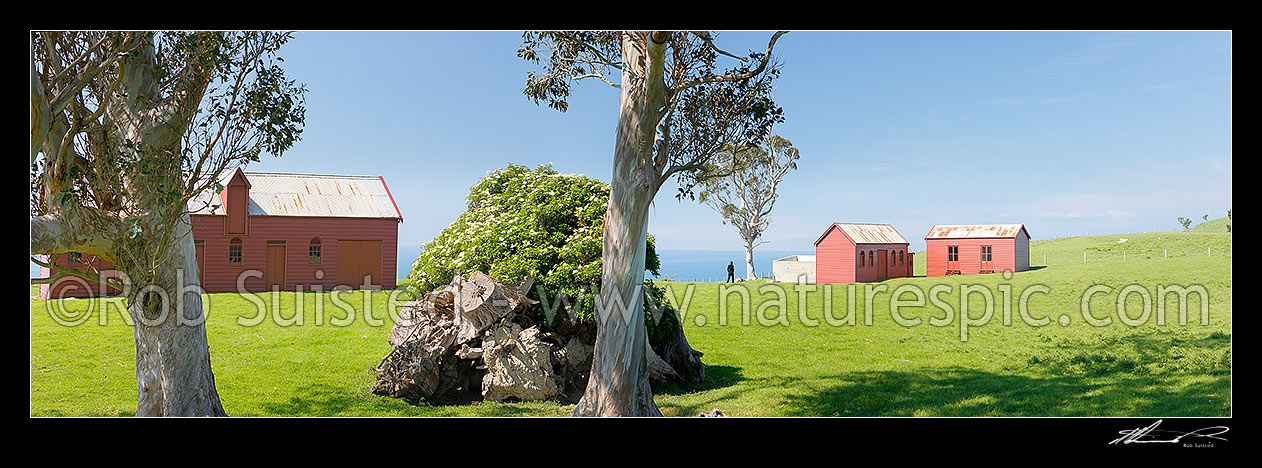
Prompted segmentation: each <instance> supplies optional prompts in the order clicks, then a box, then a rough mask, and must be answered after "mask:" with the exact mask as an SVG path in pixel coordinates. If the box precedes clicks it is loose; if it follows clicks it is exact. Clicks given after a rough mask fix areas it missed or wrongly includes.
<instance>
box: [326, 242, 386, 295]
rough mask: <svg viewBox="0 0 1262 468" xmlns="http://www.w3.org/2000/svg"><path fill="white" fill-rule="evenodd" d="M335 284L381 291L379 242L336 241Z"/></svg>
mask: <svg viewBox="0 0 1262 468" xmlns="http://www.w3.org/2000/svg"><path fill="white" fill-rule="evenodd" d="M365 277H367V278H365ZM365 281H366V282H367V284H368V286H364V284H365ZM337 282H338V284H339V285H346V286H350V287H352V288H355V289H381V241H379V240H339V241H337Z"/></svg>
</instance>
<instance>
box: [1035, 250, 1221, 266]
mask: <svg viewBox="0 0 1262 468" xmlns="http://www.w3.org/2000/svg"><path fill="white" fill-rule="evenodd" d="M1190 257H1204V258H1213V257H1220V258H1231V249H1229V248H1218V249H1215V248H1213V247H1205V248H1199V247H1188V248H1173V249H1134V250H1131V249H1123V250H1120V251H1118V250H1092V249H1087V250H1083V251H1082V252H1081V253H1067V252H1064V251H1058V252H1032V253H1031V254H1030V264H1031V265H1035V266H1038V265H1048V264H1052V263H1059V264H1064V263H1070V262H1072V263H1099V262H1140V261H1152V260H1169V259H1172V258H1190Z"/></svg>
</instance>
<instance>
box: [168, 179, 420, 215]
mask: <svg viewBox="0 0 1262 468" xmlns="http://www.w3.org/2000/svg"><path fill="white" fill-rule="evenodd" d="M244 174H245V177H246V179H248V180H249V183H250V214H251V215H256V216H330V217H350V218H400V219H402V218H403V214H402V213H400V212H399V209H398V207H397V206H396V205H395V203H394V199H393V197H391V195H390V189H389V188H387V187H386V182H385V179H384V178H382V177H379V176H347V175H327V174H291V173H281V172H244ZM231 177H232V174H227V175H226V176H225V177H224V182H226V181H227V180H228V179H229V178H231ZM208 204H209V205H219V206H218V208H215V209H212V208H210V207H207V205H208ZM188 207H189V211H190V213H193V214H211V215H222V214H225V212H224V209H223V202H222V200H220V197H219V194H218V193H213V192H210V191H208V192H204V193H202V194H200V195H198V196H197V197H194V198H193V199H192V200H190V201H189V205H188Z"/></svg>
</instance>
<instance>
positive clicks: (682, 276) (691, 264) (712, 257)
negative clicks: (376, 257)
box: [398, 246, 815, 281]
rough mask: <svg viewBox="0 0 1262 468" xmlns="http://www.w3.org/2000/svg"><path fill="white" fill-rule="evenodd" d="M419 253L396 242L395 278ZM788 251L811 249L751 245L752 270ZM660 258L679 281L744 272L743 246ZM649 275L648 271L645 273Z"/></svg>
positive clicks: (764, 270) (761, 271) (765, 267)
mask: <svg viewBox="0 0 1262 468" xmlns="http://www.w3.org/2000/svg"><path fill="white" fill-rule="evenodd" d="M420 254H421V248H420V247H419V246H417V247H409V246H399V269H398V270H399V278H406V277H407V275H408V272H410V271H412V262H414V261H416V257H417V256H419V255H420ZM790 255H815V252H814V251H805V252H798V251H790V250H759V249H754V273H756V274H757V275H758V276H760V277H765V276H771V262H772V261H774V260H775V259H777V258H784V257H788V256H790ZM657 257H658V259H660V260H661V262H662V268H661V269H660V270H659V272H660V273H661V276H658V277H657V278H656V279H660V278H663V277H669V278H671V279H676V280H681V281H724V280H726V279H727V262H735V264H736V265H735V266H736V277H737V278H743V277H744V276H745V251H744V250H658V251H657ZM645 274H646V275H648V277H649V278H652V274H651V273H645Z"/></svg>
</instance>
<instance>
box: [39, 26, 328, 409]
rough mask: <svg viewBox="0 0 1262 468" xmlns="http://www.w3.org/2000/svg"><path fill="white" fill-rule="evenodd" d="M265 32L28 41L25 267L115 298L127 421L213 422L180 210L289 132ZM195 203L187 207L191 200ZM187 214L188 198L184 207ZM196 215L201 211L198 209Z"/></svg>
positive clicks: (287, 100)
mask: <svg viewBox="0 0 1262 468" xmlns="http://www.w3.org/2000/svg"><path fill="white" fill-rule="evenodd" d="M290 37H291V35H290V34H288V33H274V32H241V33H236V32H232V33H229V32H193V33H185V32H162V33H157V32H112V31H101V32H58V31H48V32H44V31H40V32H33V33H32V34H31V161H30V162H31V174H32V178H31V254H33V255H34V254H57V253H63V252H80V253H85V254H90V255H94V256H97V257H99V258H102V259H104V260H106V261H109V262H110V263H112V264H114V266H115V268H117V270H118V271H119V272H120V276H119V278H118V279H114V278H104V277H103V276H102V274H101V272H99V271H95V270H82V269H75V268H68V267H63V266H59V265H56V264H53V263H52V262H45V261H41V260H39V259H37V258H35V257H32V258H31V261H32V262H34V263H37V264H39V265H41V266H44V267H47V268H49V269H51V271H53V272H54V274H53V275H52V276H50V277H49V278H43V279H40V280H37V282H40V283H51V282H53V281H56V280H58V279H60V278H62V277H65V276H67V275H74V276H80V277H83V278H87V279H89V280H93V281H101V282H103V283H105V284H109V285H110V286H113V287H116V288H118V289H120V290H122V291H123V295H124V296H125V297H126V299H127V303H128V310H129V316H130V320H129V321H130V322H131V323H132V326H133V330H134V333H133V336H134V340H135V346H136V380H137V387H138V390H139V395H138V402H137V411H136V414H137V415H138V416H223V415H225V413H224V410H223V405H222V404H221V403H220V400H219V394H218V392H217V390H216V389H215V380H214V375H213V373H212V371H211V365H210V351H209V346H208V343H207V340H206V328H205V325H204V323H205V313H204V311H203V310H202V301H201V296H200V294H199V293H200V291H201V288H200V286H199V285H200V278H199V277H198V269H197V259H196V253H195V248H194V243H193V237H192V231H191V224H190V221H189V206H190V200H194V197H195V196H197V195H198V194H201V193H203V192H205V191H208V190H217V189H219V188H221V187H220V185H219V182H218V180H219V176H220V174H222V173H224V172H225V171H230V170H233V169H235V168H236V167H239V166H241V165H243V164H246V163H248V162H250V161H258V160H259V156H260V155H261V154H263V153H269V154H272V155H276V156H279V155H281V154H282V153H283V152H284V151H285V150H286V149H288V148H289V147H291V146H292V145H293V144H294V142H296V141H297V140H298V139H299V138H300V135H301V132H302V126H303V122H304V119H305V107H304V104H305V101H304V96H305V93H306V89H305V87H304V86H302V85H296V84H295V82H294V80H291V79H288V78H287V77H286V76H285V72H284V70H283V69H282V68H281V67H280V63H281V62H283V59H282V58H280V57H279V56H278V55H277V51H278V49H279V48H280V47H281V45H283V44H284V43H285V42H287V41H288V40H289V39H290ZM198 200H201V199H200V198H199V199H198ZM193 203H194V204H196V203H197V202H196V201H194V202H193ZM207 203H208V202H207Z"/></svg>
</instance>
